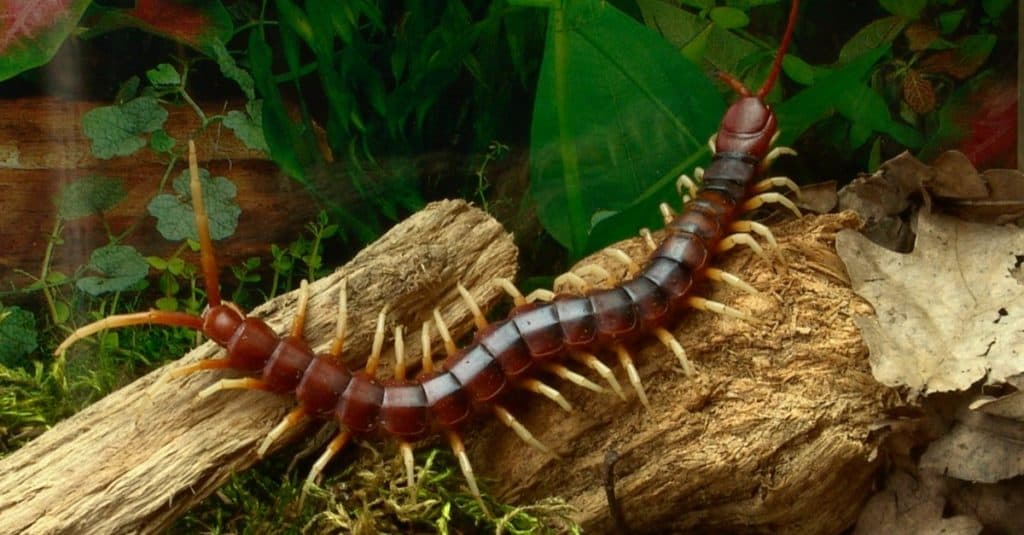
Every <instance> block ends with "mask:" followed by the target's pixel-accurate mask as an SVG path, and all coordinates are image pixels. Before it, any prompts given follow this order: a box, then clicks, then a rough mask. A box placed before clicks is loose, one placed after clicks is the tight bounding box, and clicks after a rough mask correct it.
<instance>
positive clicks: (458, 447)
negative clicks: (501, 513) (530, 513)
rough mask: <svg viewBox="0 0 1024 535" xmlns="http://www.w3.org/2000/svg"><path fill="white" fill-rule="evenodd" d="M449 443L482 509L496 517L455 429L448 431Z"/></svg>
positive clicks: (488, 515)
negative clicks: (478, 483) (489, 506)
mask: <svg viewBox="0 0 1024 535" xmlns="http://www.w3.org/2000/svg"><path fill="white" fill-rule="evenodd" d="M448 443H449V444H450V445H451V447H452V453H454V454H455V458H456V459H458V460H459V468H460V469H462V476H463V477H465V478H466V483H467V484H468V485H469V491H470V492H471V493H472V494H473V497H474V498H476V501H477V503H479V504H480V509H481V510H483V512H484V514H485V515H487V517H488V518H494V515H492V514H491V510H490V509H488V508H487V504H485V503H484V498H483V496H481V495H480V488H479V487H477V485H476V477H475V476H474V475H473V465H472V464H470V463H469V456H468V455H466V445H465V444H463V443H462V439H461V438H459V435H458V434H456V433H455V432H454V431H448Z"/></svg>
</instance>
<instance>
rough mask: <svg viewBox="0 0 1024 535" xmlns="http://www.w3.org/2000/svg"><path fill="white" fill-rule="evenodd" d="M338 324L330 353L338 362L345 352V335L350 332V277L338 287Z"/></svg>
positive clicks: (335, 327)
mask: <svg viewBox="0 0 1024 535" xmlns="http://www.w3.org/2000/svg"><path fill="white" fill-rule="evenodd" d="M338 286H339V287H340V288H338V322H337V323H336V324H335V326H334V341H332V342H331V348H330V350H329V351H328V353H329V354H330V355H331V356H332V357H334V358H335V360H338V359H340V358H341V354H342V352H344V350H345V335H346V332H345V331H346V330H348V277H345V278H343V279H341V283H340V284H339V285H338Z"/></svg>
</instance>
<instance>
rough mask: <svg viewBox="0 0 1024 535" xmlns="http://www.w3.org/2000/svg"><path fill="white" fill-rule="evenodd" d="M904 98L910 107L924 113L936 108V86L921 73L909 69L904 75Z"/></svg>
mask: <svg viewBox="0 0 1024 535" xmlns="http://www.w3.org/2000/svg"><path fill="white" fill-rule="evenodd" d="M903 100H904V101H905V102H906V103H907V105H908V106H910V109H912V110H914V111H915V112H917V113H919V114H921V115H924V114H926V113H929V112H931V111H932V110H934V109H935V88H934V87H932V83H931V82H929V81H928V80H927V79H925V78H924V76H921V73H919V72H917V71H915V70H914V69H909V70H907V75H906V76H904V77H903Z"/></svg>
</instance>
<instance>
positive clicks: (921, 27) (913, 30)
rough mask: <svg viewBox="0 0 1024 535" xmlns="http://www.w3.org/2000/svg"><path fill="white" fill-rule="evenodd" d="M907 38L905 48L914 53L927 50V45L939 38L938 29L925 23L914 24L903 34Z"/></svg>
mask: <svg viewBox="0 0 1024 535" xmlns="http://www.w3.org/2000/svg"><path fill="white" fill-rule="evenodd" d="M903 35H904V36H906V38H907V46H909V47H910V50H913V51H914V52H919V51H921V50H927V49H928V45H930V44H932V43H933V42H935V40H936V39H938V38H939V29H938V28H936V27H935V26H932V25H931V24H928V23H926V22H921V21H918V22H915V23H913V24H911V25H910V26H907V29H906V30H905V31H904V32H903Z"/></svg>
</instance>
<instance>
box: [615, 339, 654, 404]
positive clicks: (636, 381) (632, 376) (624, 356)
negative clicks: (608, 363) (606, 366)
mask: <svg viewBox="0 0 1024 535" xmlns="http://www.w3.org/2000/svg"><path fill="white" fill-rule="evenodd" d="M612 349H613V350H614V351H615V355H616V356H617V357H619V364H620V365H621V366H622V367H623V368H625V370H626V376H627V377H629V383H630V384H631V385H633V389H634V390H636V396H637V398H639V399H640V403H641V404H642V405H643V406H644V408H646V409H650V408H651V402H650V401H648V400H647V392H645V391H644V385H643V383H642V382H640V374H639V373H637V371H636V366H634V365H633V358H632V357H631V356H630V355H629V352H628V351H626V348H624V347H622V346H621V345H619V344H615V345H614V346H612Z"/></svg>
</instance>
